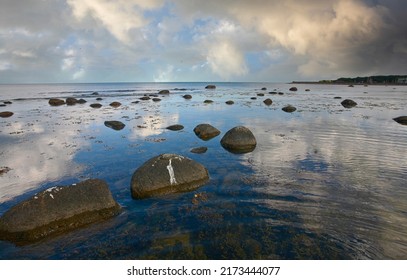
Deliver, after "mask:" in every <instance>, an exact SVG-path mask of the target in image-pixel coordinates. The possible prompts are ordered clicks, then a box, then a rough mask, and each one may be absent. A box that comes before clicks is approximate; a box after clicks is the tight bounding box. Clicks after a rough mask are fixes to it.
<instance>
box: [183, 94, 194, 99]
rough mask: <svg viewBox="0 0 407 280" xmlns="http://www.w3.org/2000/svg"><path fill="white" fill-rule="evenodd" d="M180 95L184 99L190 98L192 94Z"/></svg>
mask: <svg viewBox="0 0 407 280" xmlns="http://www.w3.org/2000/svg"><path fill="white" fill-rule="evenodd" d="M182 97H184V98H185V99H191V98H192V95H190V94H185V95H184V96H182Z"/></svg>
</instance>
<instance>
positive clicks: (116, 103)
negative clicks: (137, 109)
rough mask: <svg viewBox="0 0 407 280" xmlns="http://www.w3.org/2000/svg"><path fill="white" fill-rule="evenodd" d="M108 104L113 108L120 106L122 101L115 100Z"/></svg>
mask: <svg viewBox="0 0 407 280" xmlns="http://www.w3.org/2000/svg"><path fill="white" fill-rule="evenodd" d="M109 105H110V106H112V107H113V108H119V107H120V106H122V103H120V102H117V101H113V102H112V103H110V104H109Z"/></svg>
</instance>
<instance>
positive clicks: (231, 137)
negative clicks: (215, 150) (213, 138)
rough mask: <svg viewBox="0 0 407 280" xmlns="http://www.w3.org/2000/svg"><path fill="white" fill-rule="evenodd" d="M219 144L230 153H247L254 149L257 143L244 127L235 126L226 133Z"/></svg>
mask: <svg viewBox="0 0 407 280" xmlns="http://www.w3.org/2000/svg"><path fill="white" fill-rule="evenodd" d="M220 144H221V145H222V147H223V148H225V149H226V150H228V151H229V152H232V153H238V154H240V153H248V152H251V151H253V150H254V149H255V148H256V145H257V142H256V138H255V137H254V135H253V133H252V132H251V131H250V129H248V128H247V127H244V126H236V127H234V128H232V129H231V130H229V131H228V132H226V134H225V135H224V136H223V137H222V139H221V141H220Z"/></svg>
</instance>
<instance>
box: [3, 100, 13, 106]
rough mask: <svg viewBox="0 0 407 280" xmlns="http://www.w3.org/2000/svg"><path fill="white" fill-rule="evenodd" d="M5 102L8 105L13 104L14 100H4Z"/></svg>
mask: <svg viewBox="0 0 407 280" xmlns="http://www.w3.org/2000/svg"><path fill="white" fill-rule="evenodd" d="M3 103H4V104H6V105H11V104H13V102H11V101H4V102H3Z"/></svg>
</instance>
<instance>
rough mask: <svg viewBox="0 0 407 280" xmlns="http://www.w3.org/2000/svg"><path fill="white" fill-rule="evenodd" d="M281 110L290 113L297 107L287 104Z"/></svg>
mask: <svg viewBox="0 0 407 280" xmlns="http://www.w3.org/2000/svg"><path fill="white" fill-rule="evenodd" d="M281 110H283V111H284V112H286V113H292V112H295V111H296V110H297V108H295V107H294V106H292V105H287V106H284V107H283V108H282V109H281Z"/></svg>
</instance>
